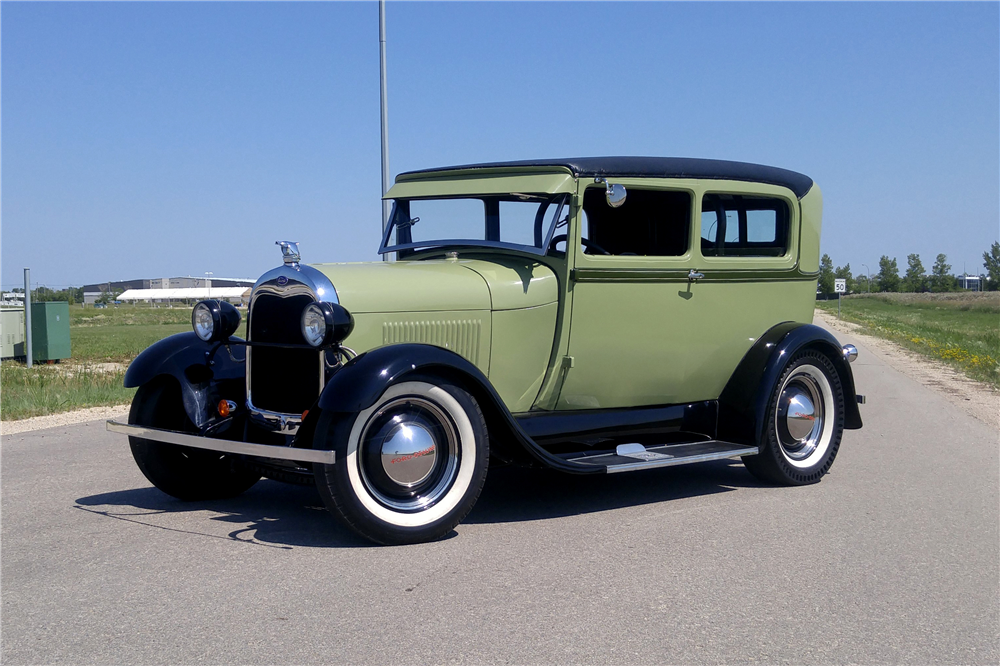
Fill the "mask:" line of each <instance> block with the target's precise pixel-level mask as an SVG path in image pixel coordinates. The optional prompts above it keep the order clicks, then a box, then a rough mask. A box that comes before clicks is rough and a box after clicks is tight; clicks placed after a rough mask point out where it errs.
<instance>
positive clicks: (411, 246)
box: [378, 192, 571, 256]
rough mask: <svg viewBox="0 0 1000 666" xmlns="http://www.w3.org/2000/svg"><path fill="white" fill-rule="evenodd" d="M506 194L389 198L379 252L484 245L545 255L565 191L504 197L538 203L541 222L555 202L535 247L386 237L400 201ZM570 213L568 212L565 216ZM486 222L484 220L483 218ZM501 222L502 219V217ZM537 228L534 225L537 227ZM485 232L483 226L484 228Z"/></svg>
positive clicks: (564, 205)
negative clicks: (399, 240)
mask: <svg viewBox="0 0 1000 666" xmlns="http://www.w3.org/2000/svg"><path fill="white" fill-rule="evenodd" d="M504 196H505V195H497V194H483V195H476V194H461V195H455V196H428V197H400V198H398V199H393V200H392V212H391V213H390V215H389V224H388V225H386V228H385V231H384V232H383V234H382V242H381V244H380V245H379V248H378V253H379V254H388V253H390V252H399V251H407V250H422V249H431V248H445V247H483V248H495V249H504V250H515V251H518V252H527V253H529V254H536V255H539V256H545V255H546V254H547V253H548V248H549V244H550V243H551V242H552V237H553V236H555V230H556V227H557V226H558V223H559V220H560V219H561V217H562V212H563V209H564V208H568V207H569V204H570V197H571V195H570V194H569V193H567V192H560V193H555V194H552V193H531V194H522V193H520V192H516V193H509V194H507V195H506V196H507V197H515V198H518V199H521V200H528V201H530V200H536V201H538V203H539V213H540V214H541V215H542V216H543V217H542V224H543V225H544V217H545V215H546V214H547V213H548V212H549V210H550V208H551V206H552V204H556V209H555V214H554V215H552V217H551V220H550V221H549V224H548V228H547V229H546V230H545V232H544V234H543V242H542V246H541V247H538V246H536V245H524V244H522V243H512V242H509V241H495V240H486V239H482V240H479V239H472V238H436V239H431V240H425V241H415V242H410V243H401V244H394V245H389V239H390V238H392V233H393V230H395V229H396V226H397V222H396V212H397V209H398V206H399V202H400V201H406V202H407V203H409V202H410V201H421V200H424V201H427V200H432V201H434V200H444V199H478V200H482V201H485V200H486V199H491V198H502V197H504ZM539 213H536V225H537V215H538V214H539ZM568 214H569V213H568V212H567V215H568ZM483 222H484V224H485V222H486V221H485V219H484V220H483ZM501 224H503V221H502V220H501ZM536 228H537V227H536ZM484 231H485V229H484Z"/></svg>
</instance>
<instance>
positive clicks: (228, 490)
mask: <svg viewBox="0 0 1000 666" xmlns="http://www.w3.org/2000/svg"><path fill="white" fill-rule="evenodd" d="M128 422H129V423H131V424H133V425H143V426H150V427H153V428H162V429H164V430H176V431H180V432H197V429H196V428H195V427H194V424H193V423H191V421H190V419H188V417H187V413H186V412H185V411H184V404H183V403H182V401H181V394H180V387H178V386H177V384H176V383H174V382H172V381H169V380H160V381H154V382H152V383H150V384H146V385H145V386H142V387H140V388H139V390H138V391H136V394H135V398H133V400H132V409H131V410H130V411H129V415H128ZM128 441H129V445H130V446H131V448H132V457H133V458H135V462H136V464H137V465H138V466H139V470H140V471H141V472H142V473H143V475H144V476H145V477H146V478H147V479H149V482H150V483H152V484H153V485H154V486H156V487H157V488H159V489H160V490H162V491H163V492H165V493H166V494H168V495H171V496H173V497H176V498H177V499H181V500H208V499H222V498H225V497H235V496H236V495H239V494H240V493H243V492H245V491H246V490H247V489H249V488H250V487H251V486H252V485H253V484H255V483H257V481H258V480H259V479H260V474H259V473H258V472H255V471H252V470H250V469H248V468H247V467H246V466H245V465H244V464H243V463H242V462H241V461H240V460H238V459H236V458H235V457H234V456H232V455H230V454H226V453H219V452H217V451H208V450H205V449H192V448H190V447H187V446H178V445H176V444H165V443H163V442H156V441H153V440H149V439H142V438H141V437H134V436H131V435H130V436H129V438H128Z"/></svg>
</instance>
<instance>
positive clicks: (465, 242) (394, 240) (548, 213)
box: [379, 194, 569, 257]
mask: <svg viewBox="0 0 1000 666" xmlns="http://www.w3.org/2000/svg"><path fill="white" fill-rule="evenodd" d="M567 200H568V195H566V194H557V195H551V194H505V195H501V196H480V197H457V198H447V199H396V200H394V201H393V208H392V216H391V217H390V220H389V228H388V229H386V233H385V236H384V237H383V239H382V247H380V248H379V253H380V254H385V253H386V252H399V254H400V257H403V256H406V254H408V253H410V252H412V251H413V250H416V249H421V248H433V247H446V246H449V245H462V246H469V245H472V246H480V247H507V248H511V249H516V250H522V251H527V252H532V253H534V254H545V251H546V249H547V248H548V247H549V244H550V243H551V242H552V237H553V235H554V233H555V229H556V227H557V226H563V225H565V224H566V221H567V219H568V215H569V207H568V206H567V205H566V204H567Z"/></svg>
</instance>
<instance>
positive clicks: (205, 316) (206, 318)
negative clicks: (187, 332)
mask: <svg viewBox="0 0 1000 666" xmlns="http://www.w3.org/2000/svg"><path fill="white" fill-rule="evenodd" d="M191 327H192V328H193V329H194V333H195V335H197V336H198V337H199V338H201V339H202V340H204V341H205V342H208V341H209V340H211V339H212V336H213V335H214V334H215V317H214V316H212V310H211V308H209V306H208V304H207V303H205V302H204V301H202V302H201V303H199V304H198V305H196V306H194V310H193V311H192V312H191Z"/></svg>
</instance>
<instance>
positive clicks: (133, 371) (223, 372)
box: [125, 332, 246, 428]
mask: <svg viewBox="0 0 1000 666" xmlns="http://www.w3.org/2000/svg"><path fill="white" fill-rule="evenodd" d="M229 339H230V341H231V342H234V343H238V342H243V340H242V339H241V338H237V337H235V336H234V337H231V338H229ZM231 349H232V350H233V355H234V356H236V359H235V360H234V359H233V358H231V357H230V355H229V352H227V351H226V349H225V348H224V347H223V346H222V345H219V344H218V343H207V342H205V341H203V340H202V339H201V338H199V337H198V336H197V335H195V334H194V333H193V332H188V333H178V334H176V335H171V336H170V337H168V338H164V339H163V340H160V341H159V342H157V343H155V344H153V345H151V346H150V347H148V348H147V349H145V350H144V351H143V352H142V353H141V354H139V355H138V356H137V357H136V358H135V360H134V361H132V363H131V364H130V365H129V366H128V370H126V371H125V387H126V388H138V387H140V386H142V385H144V384H148V383H149V382H151V381H153V380H155V379H157V378H159V377H164V376H169V377H173V378H174V379H175V380H176V381H177V383H178V384H179V385H180V389H181V397H182V398H183V401H184V411H185V412H187V415H188V418H190V419H191V421H192V423H194V424H195V425H196V426H198V427H199V428H200V427H202V426H204V425H205V424H206V423H208V421H209V420H211V419H212V417H213V416H214V412H213V411H212V410H213V408H214V406H215V404H216V403H217V402H218V401H219V400H220V399H222V398H223V397H225V398H226V399H230V400H231V399H234V398H235V397H239V396H245V379H244V378H245V377H246V364H245V363H244V358H245V356H244V351H245V348H244V347H243V345H237V346H235V347H232V348H231ZM223 384H224V385H225V389H226V390H225V391H224V392H225V395H224V396H223V390H222V385H223ZM234 392H238V394H239V395H234ZM241 402H242V401H241Z"/></svg>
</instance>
